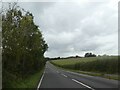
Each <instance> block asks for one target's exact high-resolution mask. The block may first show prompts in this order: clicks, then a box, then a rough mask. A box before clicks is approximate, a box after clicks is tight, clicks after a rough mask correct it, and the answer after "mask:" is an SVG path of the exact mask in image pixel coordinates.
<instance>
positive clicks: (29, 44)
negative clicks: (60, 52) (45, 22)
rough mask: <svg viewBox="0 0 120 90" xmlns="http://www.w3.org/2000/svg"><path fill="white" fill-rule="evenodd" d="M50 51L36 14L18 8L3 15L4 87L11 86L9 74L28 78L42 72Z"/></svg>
mask: <svg viewBox="0 0 120 90" xmlns="http://www.w3.org/2000/svg"><path fill="white" fill-rule="evenodd" d="M11 7H12V6H11ZM47 49H48V45H47V43H46V42H45V40H44V38H43V36H42V33H41V31H40V30H39V26H37V25H35V23H34V16H33V15H32V13H30V12H28V11H26V12H25V11H24V10H23V9H22V8H18V7H17V6H14V7H12V8H9V9H8V10H7V11H6V12H4V13H2V69H3V84H4V83H6V82H7V81H6V82H5V80H6V77H5V76H6V72H7V73H8V72H9V73H12V74H13V75H16V76H17V77H21V78H25V77H27V75H29V74H33V73H35V72H37V71H38V70H40V69H41V68H42V67H43V66H44V65H45V59H44V53H45V51H46V50H47Z"/></svg>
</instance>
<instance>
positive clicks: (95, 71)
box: [50, 56, 120, 80]
mask: <svg viewBox="0 0 120 90" xmlns="http://www.w3.org/2000/svg"><path fill="white" fill-rule="evenodd" d="M50 62H51V63H52V64H53V65H55V66H57V67H59V68H61V69H64V70H68V71H72V72H77V73H81V74H87V75H92V76H100V77H104V78H108V79H114V80H120V78H119V73H118V68H119V67H120V66H118V64H119V63H120V62H119V60H118V56H104V57H90V58H77V59H76V58H72V59H61V60H52V61H50Z"/></svg>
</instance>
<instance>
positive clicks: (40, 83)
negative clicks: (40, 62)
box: [37, 71, 45, 90]
mask: <svg viewBox="0 0 120 90" xmlns="http://www.w3.org/2000/svg"><path fill="white" fill-rule="evenodd" d="M44 74H45V71H44V72H43V75H42V77H41V79H40V82H39V84H38V87H37V90H39V88H40V86H41V83H42V80H43V77H44Z"/></svg>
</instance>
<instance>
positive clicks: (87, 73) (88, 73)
mask: <svg viewBox="0 0 120 90" xmlns="http://www.w3.org/2000/svg"><path fill="white" fill-rule="evenodd" d="M50 63H51V64H53V65H54V66H56V67H57V68H58V69H62V70H65V71H71V72H76V73H80V74H86V75H91V76H98V77H103V78H107V79H113V80H120V76H119V75H118V74H106V73H100V72H99V73H98V72H87V71H80V70H74V69H68V68H63V67H60V66H57V65H56V64H54V63H53V62H51V61H50Z"/></svg>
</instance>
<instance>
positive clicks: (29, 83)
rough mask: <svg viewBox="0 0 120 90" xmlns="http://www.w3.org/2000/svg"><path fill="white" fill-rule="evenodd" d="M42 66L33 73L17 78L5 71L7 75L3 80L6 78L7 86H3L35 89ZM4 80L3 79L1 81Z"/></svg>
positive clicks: (41, 72)
mask: <svg viewBox="0 0 120 90" xmlns="http://www.w3.org/2000/svg"><path fill="white" fill-rule="evenodd" d="M43 71H44V68H43V69H42V70H40V71H38V72H37V73H35V74H33V75H29V76H28V77H27V78H25V79H21V78H18V77H16V76H14V75H13V74H10V73H8V72H6V74H7V77H6V78H4V80H7V81H9V82H7V85H6V86H7V87H5V88H18V89H25V88H26V89H27V88H29V89H30V90H36V88H37V86H38V83H39V80H40V78H41V76H42V74H43ZM3 82H4V81H3Z"/></svg>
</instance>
